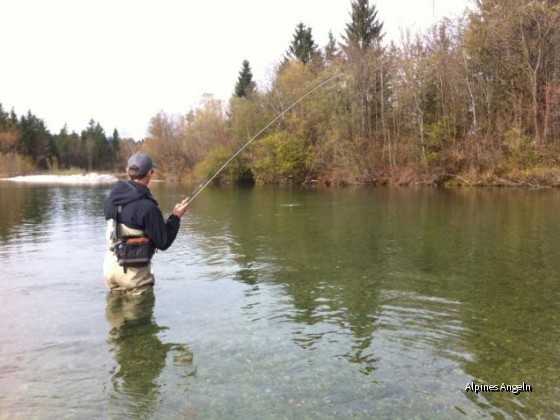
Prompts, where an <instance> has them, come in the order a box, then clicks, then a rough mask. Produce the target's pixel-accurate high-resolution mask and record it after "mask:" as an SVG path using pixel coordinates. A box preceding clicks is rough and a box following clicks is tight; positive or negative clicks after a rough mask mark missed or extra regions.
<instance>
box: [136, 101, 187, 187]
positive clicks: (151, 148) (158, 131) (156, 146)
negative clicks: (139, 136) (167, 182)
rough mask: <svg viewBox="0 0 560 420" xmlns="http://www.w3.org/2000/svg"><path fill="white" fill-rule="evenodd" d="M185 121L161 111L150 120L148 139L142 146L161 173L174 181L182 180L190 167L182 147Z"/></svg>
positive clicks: (178, 116) (179, 116) (182, 118)
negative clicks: (184, 172)
mask: <svg viewBox="0 0 560 420" xmlns="http://www.w3.org/2000/svg"><path fill="white" fill-rule="evenodd" d="M184 124H185V119H184V117H183V116H181V115H170V114H166V113H165V112H163V111H161V112H159V113H158V114H157V115H155V116H154V117H152V119H151V120H150V125H149V127H148V138H147V139H146V141H145V143H144V144H143V146H142V149H143V150H145V151H146V152H147V153H148V154H149V155H150V156H151V157H152V159H153V160H154V161H155V162H156V165H157V166H158V168H159V172H160V173H163V174H165V175H167V176H168V177H169V179H171V180H172V181H177V180H178V179H180V177H181V175H182V173H183V171H184V169H185V167H186V166H187V165H188V161H187V157H186V156H185V152H184V149H183V146H182V141H183V134H182V131H183V126H184Z"/></svg>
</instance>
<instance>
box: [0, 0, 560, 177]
mask: <svg viewBox="0 0 560 420" xmlns="http://www.w3.org/2000/svg"><path fill="white" fill-rule="evenodd" d="M350 6H351V8H350V13H349V22H347V24H346V26H345V30H344V33H343V34H341V40H340V41H337V40H336V38H335V37H334V36H333V34H332V32H331V33H329V41H328V44H327V45H326V46H324V47H319V46H318V45H317V44H316V43H315V41H314V39H313V34H312V28H310V27H308V26H306V25H305V24H303V23H299V24H298V25H297V26H296V28H295V31H294V35H293V38H292V40H291V41H289V40H287V49H286V54H285V59H284V60H283V61H282V62H281V63H279V64H278V66H277V68H276V71H275V73H274V74H273V75H272V76H271V80H269V83H268V86H267V87H266V88H263V89H259V88H258V87H257V86H256V84H255V82H254V80H253V74H252V71H251V67H250V63H249V60H244V61H243V62H242V66H241V69H240V72H239V78H238V80H237V83H236V85H235V86H234V87H233V92H234V93H233V94H232V97H231V98H230V99H229V101H228V102H227V103H226V102H222V101H220V100H217V99H215V98H213V97H212V96H206V97H205V98H204V101H203V104H202V106H201V107H200V108H198V109H194V110H191V111H189V112H188V113H187V114H185V115H168V114H166V113H165V112H160V113H159V114H158V115H156V116H154V117H153V118H152V120H151V121H150V124H149V129H148V132H149V135H148V137H147V138H146V139H142V141H141V142H134V141H132V140H131V139H127V140H124V139H121V138H119V136H118V133H116V132H115V133H113V136H110V137H107V136H106V135H105V133H104V131H103V129H102V128H101V127H100V126H99V124H97V123H95V121H93V120H92V121H91V122H90V124H89V126H88V127H87V128H86V129H85V130H84V131H82V133H81V134H80V135H78V134H76V133H67V131H66V130H65V129H63V130H62V131H61V132H60V133H59V134H58V135H54V136H53V135H51V134H50V133H49V132H48V130H46V128H45V125H44V123H43V122H42V121H41V120H40V119H39V118H37V117H36V116H34V115H33V114H31V112H29V113H28V114H27V115H26V116H22V117H21V118H18V117H17V116H16V115H15V114H14V112H13V111H12V112H11V113H7V112H5V111H4V110H3V109H2V108H0V154H1V156H0V158H1V159H2V160H9V161H10V162H11V166H9V168H10V169H6V168H8V166H4V170H9V171H10V172H27V171H28V170H29V168H30V167H31V168H34V169H35V170H43V169H51V168H60V169H64V168H70V167H75V168H82V169H84V170H86V169H87V170H99V169H113V170H122V169H124V162H125V158H126V156H128V155H130V153H131V152H133V151H135V150H136V149H138V148H142V149H144V150H146V151H147V152H148V153H150V154H152V155H153V158H154V159H155V160H156V162H158V164H159V167H160V169H161V171H160V173H161V174H162V176H164V177H166V178H167V179H171V180H185V179H197V178H200V177H202V176H205V175H206V174H208V173H210V172H211V169H212V168H216V167H219V166H220V165H219V161H220V158H222V157H226V158H227V156H231V155H232V154H233V153H234V152H235V151H236V150H238V149H239V147H240V146H241V145H243V144H244V143H245V142H246V141H248V140H249V139H250V138H251V137H253V136H254V135H255V134H256V133H258V132H259V130H261V129H262V128H263V127H265V126H266V125H267V123H269V122H270V121H272V120H273V119H274V118H275V116H277V115H278V114H280V113H281V112H282V111H283V110H284V109H286V107H288V106H289V105H290V104H292V103H293V102H294V101H296V100H297V99H298V98H300V97H301V96H302V95H303V94H305V93H306V92H308V91H309V90H310V89H312V88H313V87H314V86H317V85H318V84H319V83H321V82H322V81H324V80H327V79H328V78H330V77H332V76H334V75H337V74H343V75H344V77H343V78H338V79H336V80H335V81H334V82H332V83H330V84H328V85H325V86H324V87H323V88H321V89H320V90H318V91H316V92H314V93H313V94H312V95H310V96H309V97H307V98H306V99H305V100H304V101H302V102H301V103H300V104H298V106H297V107H295V108H294V109H293V110H291V111H290V112H289V113H286V114H285V115H284V116H283V117H282V118H281V119H279V120H278V122H277V123H276V124H274V125H273V126H271V127H269V128H268V129H267V131H266V133H263V134H262V136H261V137H262V138H260V139H258V140H257V141H256V142H255V143H254V144H252V145H251V147H249V148H248V149H247V150H245V151H244V152H243V153H242V154H241V155H240V156H239V157H238V158H237V159H236V166H235V168H232V169H231V170H228V171H224V173H222V174H220V176H219V177H218V178H217V181H221V182H242V181H243V182H245V181H247V180H253V181H256V182H263V183H286V182H319V183H326V184H329V185H332V184H335V185H336V184H347V183H375V182H379V181H381V180H387V179H392V180H393V182H395V183H397V184H410V183H428V184H443V183H460V184H470V185H480V184H492V185H496V184H500V185H559V184H560V166H559V160H558V158H557V156H558V151H559V145H560V141H559V139H560V105H559V104H560V78H559V77H558V74H560V52H559V50H558V48H557V47H556V45H558V44H559V43H560V25H559V23H560V4H559V3H558V2H556V1H550V0H537V1H533V2H530V3H527V2H524V1H521V0H480V1H478V2H476V5H475V7H476V9H475V10H473V11H471V12H468V14H466V15H465V16H463V17H462V18H460V19H457V20H454V21H452V20H448V19H444V20H442V21H441V22H439V23H437V24H436V25H434V26H433V27H432V28H430V29H429V30H427V31H426V32H425V33H420V34H416V35H410V34H406V35H405V36H404V39H403V41H402V43H401V44H399V45H395V44H394V43H389V44H387V43H385V42H384V40H383V23H382V16H379V14H378V11H377V9H376V7H375V6H374V5H373V4H370V2H369V1H368V0H354V1H353V2H352V3H351V5H350ZM16 157H17V158H16Z"/></svg>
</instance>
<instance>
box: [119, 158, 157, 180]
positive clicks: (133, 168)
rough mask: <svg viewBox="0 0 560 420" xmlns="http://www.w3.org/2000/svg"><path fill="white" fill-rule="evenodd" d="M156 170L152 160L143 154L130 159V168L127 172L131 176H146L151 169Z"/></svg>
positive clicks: (128, 167)
mask: <svg viewBox="0 0 560 420" xmlns="http://www.w3.org/2000/svg"><path fill="white" fill-rule="evenodd" d="M153 168H155V166H154V164H153V162H152V159H150V157H149V156H148V155H147V154H146V153H142V152H138V153H135V154H133V155H132V156H131V157H130V159H128V166H127V168H126V170H127V171H128V173H129V174H130V175H135V176H138V175H146V174H147V173H148V171H149V170H150V169H153Z"/></svg>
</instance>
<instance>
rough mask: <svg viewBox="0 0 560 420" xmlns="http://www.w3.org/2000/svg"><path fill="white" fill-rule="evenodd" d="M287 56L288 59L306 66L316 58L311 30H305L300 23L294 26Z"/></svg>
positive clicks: (315, 48) (315, 47) (316, 52)
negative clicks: (294, 30) (294, 29)
mask: <svg viewBox="0 0 560 420" xmlns="http://www.w3.org/2000/svg"><path fill="white" fill-rule="evenodd" d="M287 54H288V58H290V59H292V60H295V61H299V62H300V63H303V64H308V63H310V62H311V61H312V60H313V59H314V58H316V57H317V55H318V49H317V44H315V41H314V40H313V34H312V31H311V28H307V27H306V26H305V25H304V24H303V23H301V22H300V23H299V24H298V25H297V26H296V32H295V34H294V36H293V39H292V43H291V45H290V48H289V49H288V53H287Z"/></svg>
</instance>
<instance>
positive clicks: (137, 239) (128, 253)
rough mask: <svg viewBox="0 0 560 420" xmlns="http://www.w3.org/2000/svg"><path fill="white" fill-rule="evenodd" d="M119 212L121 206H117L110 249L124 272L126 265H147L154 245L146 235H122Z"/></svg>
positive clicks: (153, 250) (152, 253)
mask: <svg viewBox="0 0 560 420" xmlns="http://www.w3.org/2000/svg"><path fill="white" fill-rule="evenodd" d="M121 213H122V206H117V212H116V216H115V229H114V231H113V242H114V243H113V246H112V247H111V250H112V251H113V253H114V254H115V256H116V257H117V262H118V263H119V265H120V266H122V267H123V270H124V272H125V273H126V270H127V268H128V267H145V266H147V265H148V264H149V263H150V261H151V260H152V257H153V255H154V253H155V247H154V245H153V244H152V241H151V240H150V238H148V237H147V236H123V235H122V234H121V227H120V224H121V220H120V219H121Z"/></svg>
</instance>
